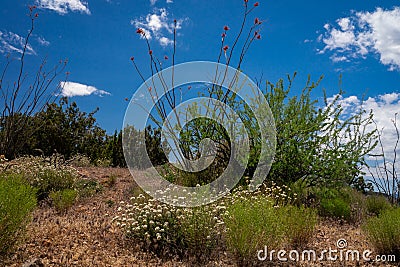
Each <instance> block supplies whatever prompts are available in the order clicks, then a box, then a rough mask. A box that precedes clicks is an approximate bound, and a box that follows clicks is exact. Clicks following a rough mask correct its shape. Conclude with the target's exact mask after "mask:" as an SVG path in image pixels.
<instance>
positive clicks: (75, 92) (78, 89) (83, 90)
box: [60, 82, 110, 97]
mask: <svg viewBox="0 0 400 267" xmlns="http://www.w3.org/2000/svg"><path fill="white" fill-rule="evenodd" d="M60 87H61V95H62V96H67V97H72V96H87V95H92V94H94V95H99V96H103V95H110V93H109V92H106V91H104V90H100V89H97V88H96V87H94V86H90V85H86V84H81V83H76V82H61V83H60Z"/></svg>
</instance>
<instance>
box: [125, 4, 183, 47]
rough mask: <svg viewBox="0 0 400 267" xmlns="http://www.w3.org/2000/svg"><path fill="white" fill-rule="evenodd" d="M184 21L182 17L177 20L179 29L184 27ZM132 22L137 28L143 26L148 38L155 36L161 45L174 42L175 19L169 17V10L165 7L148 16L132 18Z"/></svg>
mask: <svg viewBox="0 0 400 267" xmlns="http://www.w3.org/2000/svg"><path fill="white" fill-rule="evenodd" d="M182 22H183V20H182V19H180V20H177V22H176V29H177V30H179V29H181V28H182ZM131 24H132V25H134V26H135V27H136V28H141V29H142V30H143V31H144V32H145V33H146V37H147V38H148V39H153V38H154V39H155V40H157V41H158V42H159V44H160V45H161V46H168V45H172V44H173V40H172V36H171V35H172V34H173V32H174V21H173V19H171V18H169V17H168V12H167V10H166V9H165V8H159V9H154V11H153V12H152V13H149V14H147V15H146V17H141V18H139V19H134V20H132V21H131ZM168 36H169V37H168Z"/></svg>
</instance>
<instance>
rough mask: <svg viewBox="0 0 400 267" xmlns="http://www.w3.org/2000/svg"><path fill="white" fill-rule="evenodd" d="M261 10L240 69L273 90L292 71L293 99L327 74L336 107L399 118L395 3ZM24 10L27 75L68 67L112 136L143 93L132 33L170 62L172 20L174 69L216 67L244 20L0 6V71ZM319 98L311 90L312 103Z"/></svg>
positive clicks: (172, 7)
mask: <svg viewBox="0 0 400 267" xmlns="http://www.w3.org/2000/svg"><path fill="white" fill-rule="evenodd" d="M254 2H255V1H253V2H252V1H249V6H252V5H253V4H254ZM259 2H260V4H259V6H258V7H257V8H256V9H255V10H254V12H253V13H252V14H251V15H250V23H252V21H253V19H254V18H255V17H258V18H260V19H261V20H263V24H262V30H261V39H260V40H257V41H256V42H254V43H253V46H252V48H251V50H250V51H249V53H248V54H247V56H246V59H245V62H244V64H243V66H242V69H243V71H244V72H245V73H246V74H248V75H249V76H250V77H252V78H260V76H261V75H262V77H263V79H264V80H265V79H267V80H270V81H273V82H275V81H277V80H278V79H279V78H284V77H286V74H292V73H293V72H295V71H297V72H298V77H297V79H296V83H295V86H294V91H293V93H294V94H296V93H297V92H299V91H300V90H301V88H302V86H303V85H304V84H305V82H306V79H307V75H309V74H310V75H311V77H312V79H313V80H317V79H318V78H319V76H320V75H324V76H325V78H324V80H323V82H322V84H321V85H322V86H321V88H326V89H327V92H328V94H329V95H334V94H335V93H336V92H337V91H338V81H339V75H340V74H342V75H343V89H344V90H345V91H346V92H347V94H346V97H345V98H343V103H347V104H348V105H357V104H359V103H360V99H361V97H362V95H363V94H366V96H367V99H368V97H370V99H369V102H368V103H369V104H368V103H367V108H374V109H375V110H376V113H377V114H378V115H377V116H380V117H377V121H378V123H379V125H382V127H390V124H391V123H390V120H388V118H389V117H393V116H394V113H395V112H398V111H400V104H399V100H400V94H399V92H400V26H399V25H400V2H399V1H376V0H373V1H348V0H347V1H343V0H337V1H325V2H324V3H323V4H321V2H320V1H285V0H283V1H259ZM29 5H36V6H37V7H38V8H37V9H36V10H35V12H37V13H38V18H37V20H36V22H35V31H34V35H33V36H32V38H31V42H30V44H31V47H30V49H31V50H30V55H29V56H28V58H27V73H28V75H33V73H34V71H35V69H37V67H38V65H39V63H40V60H42V59H43V58H44V57H47V61H48V63H47V64H48V66H49V67H50V66H52V65H54V64H56V63H57V62H58V60H59V59H64V58H68V65H67V68H66V71H69V72H70V75H69V77H68V81H69V83H67V84H66V85H65V87H64V89H65V90H64V92H63V94H64V95H67V96H70V97H71V99H72V100H73V101H76V102H77V103H78V105H79V106H80V108H81V109H83V110H85V111H91V110H94V109H95V108H96V107H99V108H100V110H99V112H98V113H97V115H96V118H97V120H98V123H99V125H100V126H101V127H103V128H105V129H107V131H108V132H109V133H112V132H113V131H114V130H115V129H120V128H121V126H122V123H123V116H124V112H125V109H126V107H127V105H128V102H127V101H126V100H125V98H131V96H132V94H133V93H134V92H135V90H136V89H137V88H138V87H139V86H140V84H141V79H140V77H139V76H138V75H137V73H136V72H135V70H134V68H133V66H132V64H131V61H130V57H131V56H134V57H135V62H136V63H137V64H138V66H139V67H141V68H142V69H143V70H144V71H143V73H144V75H145V77H146V78H147V77H149V71H148V68H147V66H148V51H147V47H146V44H145V42H144V41H143V40H142V39H140V38H139V36H138V34H136V29H137V27H138V26H139V27H142V28H144V29H145V30H147V31H148V33H149V35H150V36H151V37H152V38H151V40H150V43H151V45H152V49H153V51H154V54H155V55H157V56H158V57H159V58H163V57H164V55H167V56H169V57H171V54H172V45H171V39H172V34H171V33H170V30H171V24H172V23H173V20H174V19H176V20H177V22H178V26H179V29H178V37H177V51H178V52H177V56H176V61H177V63H182V62H187V61H193V60H210V61H214V60H216V58H217V55H218V52H219V50H218V49H219V44H220V40H221V33H222V31H223V27H224V25H228V26H229V27H230V30H229V31H228V36H227V41H226V42H227V44H228V45H230V43H229V42H230V41H232V40H231V39H229V37H231V35H233V34H234V33H235V32H236V31H237V30H238V28H239V23H240V21H241V15H242V12H243V0H229V1H228V0H225V1H224V0H222V1H200V0H186V1H180V0H140V1H132V0H131V1H127V0H125V1H124V0H96V1H90V0H86V1H80V0H31V1H13V0H4V1H2V9H1V11H0V12H1V13H2V16H0V33H1V35H0V52H1V53H2V54H3V56H2V57H1V64H2V66H3V65H4V63H5V59H4V56H5V55H6V54H7V53H9V52H11V53H12V55H13V56H14V57H15V58H18V56H19V53H20V49H21V43H22V41H23V39H22V38H24V37H25V36H26V34H27V31H28V29H29V23H30V21H29V17H28V16H27V13H28V6H29ZM165 64H166V66H168V64H170V62H169V61H166V62H165ZM63 77H64V75H61V76H60V79H62V78H63ZM28 78H29V77H28ZM321 96H322V92H321V90H317V91H316V92H315V97H321ZM368 105H369V106H368Z"/></svg>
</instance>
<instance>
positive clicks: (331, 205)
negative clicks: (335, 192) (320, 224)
mask: <svg viewBox="0 0 400 267" xmlns="http://www.w3.org/2000/svg"><path fill="white" fill-rule="evenodd" d="M319 211H320V215H322V216H325V217H334V218H341V219H345V220H350V216H351V208H350V205H349V204H348V203H347V202H346V201H344V200H343V199H341V198H339V197H335V198H323V199H321V202H320V210H319Z"/></svg>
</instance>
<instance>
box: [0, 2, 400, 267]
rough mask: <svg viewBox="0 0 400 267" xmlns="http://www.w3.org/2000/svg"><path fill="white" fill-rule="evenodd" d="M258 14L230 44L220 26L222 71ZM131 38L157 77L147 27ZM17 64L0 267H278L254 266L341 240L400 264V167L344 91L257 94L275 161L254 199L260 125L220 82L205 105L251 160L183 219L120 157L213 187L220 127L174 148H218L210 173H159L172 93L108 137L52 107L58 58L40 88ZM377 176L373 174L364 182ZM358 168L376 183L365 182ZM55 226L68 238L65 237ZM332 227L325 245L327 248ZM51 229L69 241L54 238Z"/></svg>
mask: <svg viewBox="0 0 400 267" xmlns="http://www.w3.org/2000/svg"><path fill="white" fill-rule="evenodd" d="M258 5H259V3H258V2H256V3H249V2H248V1H244V16H243V18H242V19H243V23H242V24H241V25H242V26H241V28H239V29H236V32H237V33H236V35H233V34H232V37H230V39H228V37H227V36H228V35H229V34H231V32H233V31H234V29H230V28H229V26H224V27H222V36H221V37H222V41H221V45H220V47H219V48H218V50H217V52H218V58H217V61H218V63H222V64H225V65H226V66H228V65H230V64H232V62H235V64H236V66H235V67H236V69H238V70H239V69H240V67H241V65H242V62H243V61H244V60H245V55H246V51H247V50H248V49H250V47H251V45H253V43H254V42H256V41H257V40H259V39H260V38H261V35H260V32H259V29H260V26H261V25H262V23H263V22H262V20H261V19H259V18H253V17H251V16H252V10H254V9H255V8H257V6H258ZM34 10H35V7H30V19H31V22H32V26H31V29H30V31H29V33H28V36H27V38H26V41H27V42H26V44H25V46H27V44H28V41H29V36H30V35H31V34H32V32H33V30H34V25H35V24H34V23H35V20H36V19H37V17H36V16H35V15H34V14H35V13H34ZM175 27H176V23H175ZM137 34H138V35H139V36H140V37H141V38H142V39H143V40H144V42H145V43H146V45H147V48H148V51H146V52H148V54H149V61H150V66H151V72H152V74H156V73H157V72H158V71H160V70H162V68H161V64H158V63H159V60H158V58H157V52H156V51H153V50H152V49H151V43H150V41H149V40H148V38H146V32H145V31H144V30H143V29H140V28H139V29H137ZM174 37H175V38H176V31H174ZM175 38H174V40H175ZM229 42H230V43H229ZM175 49H176V47H175V46H174V53H173V55H174V57H175V52H176V51H175ZM24 53H25V50H24V52H23V54H22V57H21V58H20V59H19V60H18V61H17V62H12V61H10V60H8V58H7V59H6V62H5V66H4V71H3V78H2V79H1V81H0V87H1V90H2V95H1V96H0V103H1V106H0V110H1V111H2V115H1V118H0V155H1V158H0V264H3V263H4V265H5V266H19V265H20V264H23V263H25V262H29V261H31V260H33V259H36V260H39V261H40V262H43V263H45V265H46V266H61V265H62V266H69V265H71V264H75V265H78V266H94V265H97V266H110V265H114V266H128V265H143V264H150V265H154V266H157V265H161V264H164V265H167V266H169V265H171V266H175V265H187V266H192V265H195V264H197V265H209V266H215V265H224V266H232V265H234V266H235V265H236V266H252V265H254V266H258V265H264V264H267V265H268V264H271V265H272V266H274V265H279V264H285V262H284V261H280V260H278V259H277V258H274V259H273V260H271V261H269V262H266V261H261V260H260V258H259V257H258V256H259V255H260V250H261V251H263V250H264V247H265V246H267V247H268V250H269V251H271V250H274V251H276V252H278V251H279V250H286V251H291V250H296V251H301V250H311V249H313V250H315V251H317V252H318V253H320V252H321V251H322V250H324V249H328V248H329V247H335V246H336V245H337V244H336V243H335V242H336V241H337V240H339V239H341V238H345V239H346V240H347V242H348V243H349V248H351V249H358V250H360V252H361V250H365V249H369V250H371V251H372V254H371V255H372V256H371V261H369V262H367V261H365V259H361V260H360V261H361V264H365V265H367V264H370V265H376V266H379V265H380V264H381V263H380V262H379V261H377V260H376V258H375V256H376V255H380V254H382V255H393V256H394V257H395V258H393V259H395V260H397V262H393V263H392V262H388V264H393V265H395V264H398V261H399V260H400V247H399V244H400V232H399V229H400V227H399V226H400V207H399V202H400V199H399V194H398V188H399V183H398V180H397V172H396V171H397V170H396V168H395V163H396V157H395V158H394V160H393V159H392V161H393V162H390V159H389V158H388V157H386V156H385V154H384V153H382V154H380V155H376V154H375V155H374V157H381V160H382V159H383V162H384V165H379V166H372V165H371V164H370V162H368V160H367V159H368V157H369V156H370V154H371V153H372V151H373V150H374V149H375V148H376V147H377V146H378V147H379V145H380V146H382V142H381V141H380V132H379V129H376V127H375V128H374V126H376V125H375V124H374V120H373V116H374V114H373V113H372V112H369V111H366V110H362V109H361V110H358V111H357V112H355V113H354V114H353V115H351V116H345V115H344V113H343V108H342V107H341V106H340V103H339V101H338V99H339V97H340V96H341V95H343V94H344V92H343V91H342V90H341V89H339V92H338V94H337V96H336V97H335V98H334V99H333V100H332V101H328V100H327V97H325V98H324V101H323V102H322V103H321V102H318V101H317V100H314V99H313V98H312V95H311V93H312V92H313V91H314V90H321V89H320V88H319V82H320V80H321V79H322V77H321V78H320V79H318V80H317V81H316V82H312V80H311V77H310V78H309V79H308V80H307V81H306V83H305V85H304V86H303V87H302V88H301V87H300V89H298V88H299V86H298V85H297V82H296V81H295V77H296V73H295V74H293V75H288V77H286V78H285V79H281V80H279V81H277V82H275V83H273V82H270V81H266V82H263V83H261V82H259V83H258V86H259V88H260V89H261V91H262V93H263V96H264V97H265V99H266V100H267V102H268V104H269V107H270V109H271V114H272V116H273V119H274V124H275V127H276V149H275V150H276V151H275V156H274V160H273V162H272V165H271V168H270V171H269V173H268V175H267V176H266V177H265V180H264V182H263V183H262V185H261V186H260V187H259V188H257V189H256V190H252V188H251V187H250V185H249V180H250V179H251V177H252V176H253V175H254V173H255V170H256V169H257V164H258V163H259V158H260V154H261V146H262V142H263V139H262V138H261V134H260V128H259V126H258V124H257V121H256V119H255V118H256V117H255V114H254V113H253V111H252V110H251V109H250V108H249V106H248V104H246V103H245V101H243V99H241V98H240V97H238V96H237V95H236V94H235V93H234V92H232V91H229V90H227V89H226V88H223V87H222V86H218V84H213V85H211V86H208V87H206V91H205V92H204V95H207V96H209V97H213V98H215V99H218V100H219V101H221V102H223V103H225V104H228V105H229V106H231V107H232V108H233V109H234V110H235V112H236V113H237V114H238V116H239V117H240V119H241V120H242V121H244V126H245V128H246V130H247V132H248V135H249V136H250V150H249V153H250V156H249V160H248V164H247V166H246V167H245V172H244V174H243V177H241V179H240V181H239V182H238V184H237V186H236V187H235V188H233V189H232V190H229V189H228V190H226V191H225V192H223V196H222V197H221V198H220V199H218V200H217V201H215V202H213V203H211V204H208V205H202V206H198V207H193V208H189V207H177V206H173V205H169V204H166V203H164V202H162V201H160V200H157V199H154V198H152V197H151V196H149V195H148V194H147V193H146V192H144V191H143V190H142V189H141V188H139V187H138V186H137V185H136V183H135V181H134V177H132V176H135V175H137V176H145V175H146V174H145V173H146V169H147V168H149V167H150V166H148V164H147V162H146V161H145V159H144V158H140V157H130V160H131V161H134V162H133V164H134V166H136V167H138V168H137V169H135V170H132V169H131V170H130V171H131V174H132V176H131V175H130V174H129V173H128V170H127V168H126V167H127V163H126V161H125V156H127V155H128V156H129V153H132V155H136V154H135V151H136V150H137V149H138V147H142V146H145V147H146V150H147V152H148V155H149V157H150V160H151V163H152V165H154V166H156V169H157V171H158V172H159V173H160V174H161V175H162V176H163V177H164V178H165V180H167V181H169V182H171V183H174V184H176V185H177V186H192V187H200V186H202V185H204V184H208V183H209V182H211V181H213V180H215V179H216V178H217V177H219V176H220V175H221V172H223V171H224V168H225V167H226V166H227V164H228V162H229V157H230V155H231V150H232V149H233V148H232V146H233V145H232V140H230V139H229V136H228V133H227V131H225V130H223V127H222V126H221V125H219V124H217V123H215V122H213V121H211V122H210V121H208V120H205V119H195V120H193V121H191V122H190V123H189V124H188V125H184V126H182V127H181V132H180V139H178V140H175V141H176V142H177V143H178V144H179V148H180V149H181V150H182V151H183V153H182V154H183V155H184V156H185V157H186V158H188V159H191V160H196V159H198V158H199V157H200V155H201V147H200V142H199V141H200V140H203V139H205V138H209V139H211V140H213V141H214V142H215V144H216V150H217V153H216V155H217V156H216V158H215V159H214V161H213V162H212V164H211V165H210V166H209V167H207V168H205V169H204V170H202V171H201V172H198V173H191V172H185V171H182V170H180V169H179V168H177V167H176V166H174V165H173V164H170V163H169V162H168V159H167V156H166V155H165V153H164V152H165V151H166V152H170V151H171V150H168V148H166V147H167V144H166V143H165V141H164V140H163V139H162V137H161V135H162V130H161V128H162V126H163V122H164V121H165V120H166V118H167V117H168V114H169V112H168V111H169V110H173V109H175V108H176V107H177V106H178V104H179V101H178V99H179V98H178V97H177V95H178V93H177V92H176V93H175V92H174V91H169V92H167V93H166V96H165V98H164V99H161V101H159V102H156V103H155V109H154V114H153V113H152V114H149V115H150V118H151V123H149V125H147V126H146V127H145V128H144V129H136V128H135V127H134V126H127V127H125V128H124V129H122V130H121V131H115V133H114V134H112V135H109V134H107V133H106V131H105V130H104V129H102V128H101V127H100V126H99V125H98V124H97V123H96V118H95V115H96V111H97V110H94V111H92V112H90V113H86V112H83V111H81V110H80V109H79V107H78V106H77V104H76V103H74V102H71V101H70V99H68V98H66V97H63V98H56V97H54V96H55V94H54V92H55V91H54V92H53V91H51V89H50V88H56V89H55V90H57V88H58V87H59V85H60V83H57V82H56V81H57V78H58V77H59V75H60V73H61V72H62V70H63V67H64V66H65V64H67V62H66V61H61V62H60V66H56V67H55V68H54V69H53V70H52V72H51V73H50V74H48V73H44V70H43V65H41V66H39V70H38V74H37V75H36V76H35V77H36V78H34V79H33V81H32V84H27V81H26V80H25V79H22V80H21V76H22V75H24V61H25V60H26V59H25V58H24ZM235 56H236V58H235ZM131 61H132V64H133V66H134V68H135V70H136V71H137V72H138V74H139V76H140V77H142V79H143V74H142V72H143V71H142V69H141V67H140V66H142V65H141V64H140V63H138V62H136V61H135V59H134V57H132V58H131ZM172 62H174V58H173V59H172ZM9 64H19V66H20V68H19V70H20V71H19V73H18V74H17V75H16V77H17V80H16V82H15V83H13V82H11V83H7V82H6V79H4V78H5V77H8V76H7V75H6V74H8V66H9ZM43 64H45V63H43ZM173 64H174V63H172V67H173V66H174V65H173ZM143 65H145V64H143ZM42 78H43V79H44V80H45V82H43V81H42V80H41V79H42ZM144 82H145V81H144ZM9 84H14V86H11V87H10V86H9ZM153 90H154V89H153ZM152 92H154V91H152V90H149V94H150V95H151V94H152ZM293 92H295V93H293ZM394 123H395V124H396V120H394ZM396 129H397V127H396ZM138 136H144V138H143V139H140V138H137V137H138ZM398 140H399V139H398ZM398 140H397V141H398ZM123 144H124V146H125V147H123ZM396 148H397V143H396ZM396 148H395V149H396ZM382 151H383V148H382ZM124 152H125V156H124ZM131 163H132V162H131ZM382 166H383V167H382ZM374 167H375V168H378V170H377V171H376V172H373V171H371V170H372V169H373V168H374ZM367 169H369V170H370V172H371V173H373V174H374V176H373V180H371V181H370V180H368V179H367V178H366V177H367V176H366V173H365V170H367ZM379 179H381V180H382V181H383V182H382V183H380V182H379ZM396 192H397V193H396ZM158 193H159V194H160V195H162V194H165V192H158ZM204 194H207V192H204ZM46 227H48V228H46ZM64 228H65V229H69V230H70V231H71V233H69V232H68V233H66V232H63V231H64V230H63V229H64ZM334 229H335V231H336V232H335V234H332V235H331V236H330V238H331V239H328V238H327V239H324V238H325V236H329V231H330V230H331V231H333V230H334ZM47 230H48V231H49V233H51V234H52V235H54V236H55V238H56V239H57V238H58V239H60V240H61V239H62V238H65V242H66V243H65V244H63V243H62V242H61V241H60V240H55V239H54V237H53V239H52V238H51V237H50V234H47V233H46V231H47ZM350 232H351V233H350ZM38 233H40V235H39V234H38ZM349 233H350V234H349ZM354 233H355V234H354ZM70 234H71V236H73V238H72V239H69V238H68V235H70ZM341 234H343V236H341ZM345 234H346V235H345ZM347 234H349V235H348V236H347ZM91 235H93V236H91ZM49 240H51V241H49ZM81 241H82V242H81ZM90 242H92V243H90ZM352 242H354V243H355V244H352ZM357 242H358V243H357ZM343 248H344V247H343ZM57 249H59V250H60V252H59V253H58V252H57ZM82 250H86V251H85V253H84V252H82ZM24 251H27V252H24ZM286 256H288V255H286ZM323 261H324V262H327V263H329V260H328V259H326V258H325V259H323ZM296 264H297V263H296ZM298 264H299V265H301V264H309V263H308V262H298ZM311 264H318V262H317V261H316V260H314V261H311ZM334 264H336V263H334ZM339 264H343V262H341V263H340V262H339V263H338V265H339ZM349 264H354V265H357V266H358V264H360V263H359V261H351V262H350V263H349Z"/></svg>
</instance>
